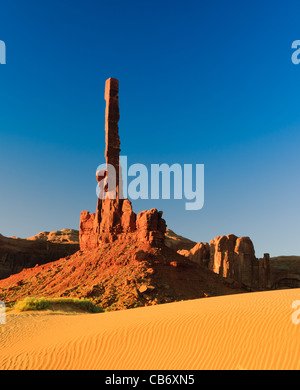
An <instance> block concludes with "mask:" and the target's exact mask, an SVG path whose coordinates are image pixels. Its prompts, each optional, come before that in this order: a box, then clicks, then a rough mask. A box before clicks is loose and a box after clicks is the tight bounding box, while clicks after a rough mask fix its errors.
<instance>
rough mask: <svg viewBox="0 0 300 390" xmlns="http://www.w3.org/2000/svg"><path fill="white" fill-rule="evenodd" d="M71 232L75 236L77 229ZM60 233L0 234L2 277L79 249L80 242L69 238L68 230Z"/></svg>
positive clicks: (0, 267) (0, 277)
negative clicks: (11, 236)
mask: <svg viewBox="0 0 300 390" xmlns="http://www.w3.org/2000/svg"><path fill="white" fill-rule="evenodd" d="M69 232H70V234H72V235H73V236H75V234H73V233H74V232H75V231H71V230H69ZM59 233H61V232H53V234H52V235H51V233H49V232H43V233H40V234H38V235H37V236H34V237H30V239H21V238H7V237H4V236H2V235H1V234H0V279H4V278H7V277H9V276H10V275H12V274H15V273H18V272H21V271H22V270H23V269H24V268H30V267H34V266H35V265H36V264H45V263H48V262H50V261H55V260H58V259H60V258H62V257H65V256H68V255H72V254H73V253H75V252H77V251H78V250H79V245H78V242H74V241H72V240H68V237H69V236H68V233H67V232H66V231H65V232H63V233H61V234H59ZM59 236H60V237H59ZM62 236H65V238H64V239H63V238H62ZM74 239H75V237H74Z"/></svg>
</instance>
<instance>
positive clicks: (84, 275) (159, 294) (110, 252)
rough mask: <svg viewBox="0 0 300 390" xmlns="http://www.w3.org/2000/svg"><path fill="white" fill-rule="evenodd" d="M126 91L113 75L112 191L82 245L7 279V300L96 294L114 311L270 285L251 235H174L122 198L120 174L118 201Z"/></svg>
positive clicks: (157, 216) (109, 126)
mask: <svg viewBox="0 0 300 390" xmlns="http://www.w3.org/2000/svg"><path fill="white" fill-rule="evenodd" d="M118 94H119V82H118V80H117V79H114V78H110V79H108V80H107V81H106V84H105V100H106V109H105V143H106V149H105V159H106V164H107V169H105V170H102V171H98V172H97V173H96V179H97V182H98V186H99V188H102V190H103V191H104V192H105V196H104V197H103V198H98V200H97V207H96V212H95V213H93V214H90V213H89V212H88V211H82V212H81V216H80V226H79V244H80V250H79V251H78V252H76V253H75V254H73V255H71V256H67V257H66V258H62V259H60V260H57V261H54V262H51V263H47V264H44V265H36V266H35V267H34V268H28V269H24V270H23V271H22V272H20V273H18V274H14V275H11V276H10V277H9V278H7V279H4V280H1V281H0V299H1V300H3V301H5V302H7V303H12V302H15V301H16V300H19V299H22V298H24V297H26V296H28V295H29V296H44V297H46V296H52V297H61V296H70V297H89V298H92V299H93V300H94V302H95V303H97V304H100V305H102V306H103V307H106V308H108V307H109V308H110V309H112V310H114V309H121V308H129V307H136V306H141V305H153V304H157V303H164V302H171V301H177V300H183V299H193V298H199V297H206V296H216V295H228V294H236V293H241V292H245V291H247V290H251V291H253V290H259V289H265V288H268V287H269V284H270V262H269V256H268V255H265V256H264V258H263V259H257V258H256V257H255V252H254V247H253V244H252V242H251V240H250V238H248V237H237V236H234V235H227V236H222V237H216V238H215V239H214V240H212V241H211V242H210V244H208V243H198V244H196V245H193V244H194V243H193V242H192V241H190V240H187V239H183V238H181V239H179V240H175V239H174V238H175V237H174V235H173V237H171V239H170V237H169V240H166V237H165V234H166V222H165V220H164V219H163V218H162V215H163V213H162V211H158V210H157V209H155V208H153V209H151V210H148V211H142V212H140V213H139V214H138V215H136V214H135V213H134V211H133V209H132V204H131V202H130V201H129V200H128V199H122V196H121V194H122V175H120V176H118V175H117V178H116V185H115V195H116V196H115V199H111V196H110V195H111V190H112V189H110V188H108V187H107V183H108V182H109V180H108V179H109V177H110V176H109V175H110V174H111V173H110V167H111V166H112V167H114V168H115V170H116V172H117V173H119V172H121V167H120V159H119V155H120V138H119V127H118V122H119V118H120V114H119V97H118ZM184 240H185V241H184ZM178 241H181V242H183V241H184V245H183V246H180V244H179V245H178Z"/></svg>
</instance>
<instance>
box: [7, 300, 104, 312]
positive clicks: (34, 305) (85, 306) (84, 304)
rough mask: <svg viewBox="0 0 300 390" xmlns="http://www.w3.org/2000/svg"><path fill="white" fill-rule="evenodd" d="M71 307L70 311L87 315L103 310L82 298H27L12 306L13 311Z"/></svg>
mask: <svg viewBox="0 0 300 390" xmlns="http://www.w3.org/2000/svg"><path fill="white" fill-rule="evenodd" d="M63 306H65V307H71V308H72V309H80V310H84V311H87V312H89V313H102V312H104V310H103V309H102V308H101V307H100V306H97V305H95V304H94V303H93V302H92V300H90V299H83V298H44V297H42V298H33V297H27V298H25V299H23V300H22V301H18V302H17V303H16V304H15V305H14V309H15V310H18V311H29V310H54V309H55V308H60V307H63Z"/></svg>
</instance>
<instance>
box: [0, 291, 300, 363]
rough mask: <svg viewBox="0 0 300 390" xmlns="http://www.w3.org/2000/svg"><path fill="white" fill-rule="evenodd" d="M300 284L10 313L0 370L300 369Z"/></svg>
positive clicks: (1, 335)
mask: <svg viewBox="0 0 300 390" xmlns="http://www.w3.org/2000/svg"><path fill="white" fill-rule="evenodd" d="M295 300H300V289H292V290H279V291H270V292H259V293H248V294H238V295H230V296H222V297H213V298H204V299H197V300H191V301H185V302H177V303H170V304H165V305H159V306H152V307H144V308H138V309H132V310H125V311H119V312H111V313H102V314H69V313H63V312H61V313H51V312H43V313H38V312H27V313H13V312H11V313H7V323H6V325H0V339H1V340H0V368H1V369H89V370H91V369H101V370H104V369H111V370H114V369H115V370H117V369H118V370H120V369H133V370H135V369H149V370H151V369H299V368H300V337H299V336H300V324H299V325H295V324H294V323H293V322H292V313H293V312H294V311H295V309H292V302H293V301H295Z"/></svg>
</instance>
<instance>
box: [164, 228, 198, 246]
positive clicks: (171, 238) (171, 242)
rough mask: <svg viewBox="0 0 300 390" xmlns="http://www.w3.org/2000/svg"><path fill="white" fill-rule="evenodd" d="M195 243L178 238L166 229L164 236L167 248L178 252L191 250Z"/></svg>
mask: <svg viewBox="0 0 300 390" xmlns="http://www.w3.org/2000/svg"><path fill="white" fill-rule="evenodd" d="M196 244H197V243H196V242H195V241H192V240H189V239H188V238H185V237H182V236H179V235H178V234H176V233H175V232H173V230H171V229H166V234H165V245H166V246H167V247H168V248H171V249H174V250H175V251H178V250H187V251H189V250H190V249H192V248H193V247H194V246H195V245H196Z"/></svg>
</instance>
